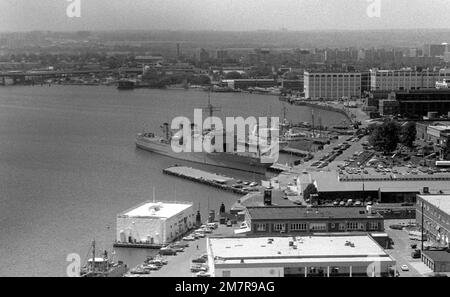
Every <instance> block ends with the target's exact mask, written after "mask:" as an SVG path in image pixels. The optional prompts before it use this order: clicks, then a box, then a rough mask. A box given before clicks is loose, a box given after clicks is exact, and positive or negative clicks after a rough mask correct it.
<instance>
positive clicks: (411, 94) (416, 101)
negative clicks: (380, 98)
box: [390, 88, 450, 118]
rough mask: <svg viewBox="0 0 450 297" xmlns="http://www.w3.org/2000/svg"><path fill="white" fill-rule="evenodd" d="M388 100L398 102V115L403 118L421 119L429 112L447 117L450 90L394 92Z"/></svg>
mask: <svg viewBox="0 0 450 297" xmlns="http://www.w3.org/2000/svg"><path fill="white" fill-rule="evenodd" d="M390 99H395V100H397V101H398V102H399V114H400V115H402V116H404V117H411V118H421V117H424V116H427V114H428V113H429V112H435V113H436V115H438V116H440V115H448V112H449V111H450V89H436V88H433V89H423V90H410V91H396V92H392V93H391V95H390Z"/></svg>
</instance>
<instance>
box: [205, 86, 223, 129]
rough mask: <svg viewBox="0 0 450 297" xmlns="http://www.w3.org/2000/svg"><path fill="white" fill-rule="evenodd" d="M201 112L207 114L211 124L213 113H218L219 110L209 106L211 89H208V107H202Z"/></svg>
mask: <svg viewBox="0 0 450 297" xmlns="http://www.w3.org/2000/svg"><path fill="white" fill-rule="evenodd" d="M202 110H203V111H207V112H208V116H209V119H210V121H211V124H212V117H213V116H214V112H215V111H220V108H219V107H217V106H214V105H212V104H211V88H209V89H208V105H207V106H205V107H202Z"/></svg>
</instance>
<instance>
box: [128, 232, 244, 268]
mask: <svg viewBox="0 0 450 297" xmlns="http://www.w3.org/2000/svg"><path fill="white" fill-rule="evenodd" d="M235 228H236V226H233V227H227V226H225V225H219V227H218V228H217V229H215V230H214V231H213V232H212V233H211V234H207V235H206V236H205V237H204V238H198V239H196V240H194V241H187V243H188V244H189V246H188V247H186V248H185V249H184V251H183V252H178V253H177V254H176V255H173V256H165V259H167V260H168V263H167V265H164V266H162V267H161V268H160V269H159V270H155V271H151V273H150V274H143V275H138V276H141V277H193V276H195V274H196V273H193V272H191V269H190V268H191V266H192V265H193V263H192V260H193V259H196V258H199V257H200V256H202V255H204V254H206V238H207V237H208V236H231V235H232V234H234V229H235ZM144 260H145V259H142V262H144ZM194 265H195V264H194ZM135 276H136V275H135Z"/></svg>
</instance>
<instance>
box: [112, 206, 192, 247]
mask: <svg viewBox="0 0 450 297" xmlns="http://www.w3.org/2000/svg"><path fill="white" fill-rule="evenodd" d="M195 219H196V217H195V213H194V208H193V204H192V203H190V202H166V201H165V202H145V203H142V204H140V205H138V206H136V207H134V208H132V209H129V210H127V211H125V212H123V213H121V214H119V215H118V216H117V229H116V232H117V237H116V240H117V242H119V243H146V244H166V243H169V242H171V241H173V240H174V239H176V238H177V237H179V236H181V235H183V234H184V233H186V232H187V231H188V230H189V229H191V228H193V227H194V224H195Z"/></svg>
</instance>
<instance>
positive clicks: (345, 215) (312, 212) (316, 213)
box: [247, 206, 382, 220]
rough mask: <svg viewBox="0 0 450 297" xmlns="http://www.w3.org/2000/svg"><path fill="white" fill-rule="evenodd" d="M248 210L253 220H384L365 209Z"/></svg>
mask: <svg viewBox="0 0 450 297" xmlns="http://www.w3.org/2000/svg"><path fill="white" fill-rule="evenodd" d="M247 210H248V212H249V214H250V217H251V218H252V220H298V219H307V218H308V219H324V218H330V219H351V218H355V219H356V218H382V217H381V215H379V214H374V215H371V214H369V213H367V211H366V209H365V208H364V207H318V208H306V207H299V206H290V207H289V206H265V207H247Z"/></svg>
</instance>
